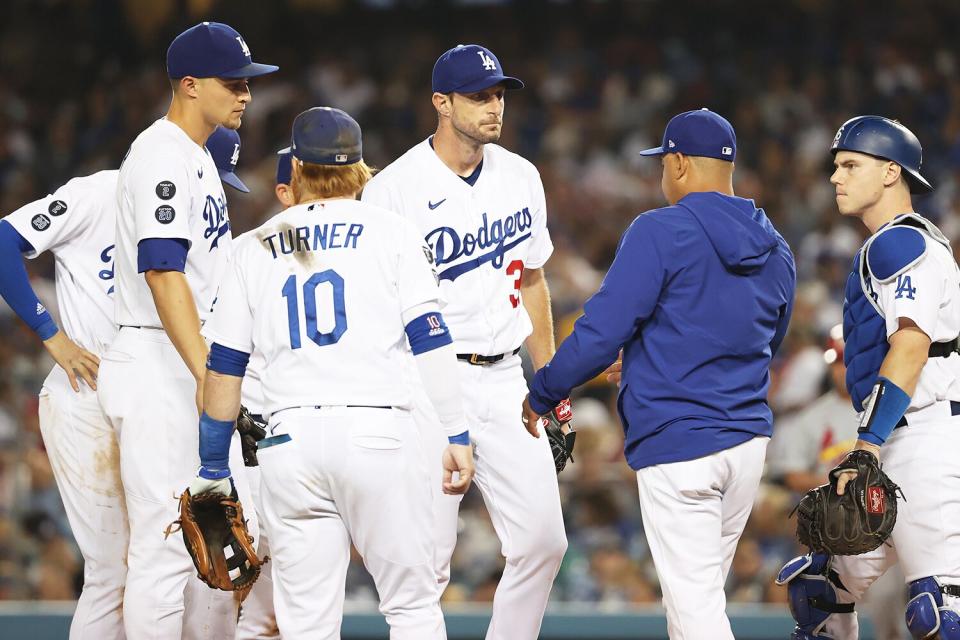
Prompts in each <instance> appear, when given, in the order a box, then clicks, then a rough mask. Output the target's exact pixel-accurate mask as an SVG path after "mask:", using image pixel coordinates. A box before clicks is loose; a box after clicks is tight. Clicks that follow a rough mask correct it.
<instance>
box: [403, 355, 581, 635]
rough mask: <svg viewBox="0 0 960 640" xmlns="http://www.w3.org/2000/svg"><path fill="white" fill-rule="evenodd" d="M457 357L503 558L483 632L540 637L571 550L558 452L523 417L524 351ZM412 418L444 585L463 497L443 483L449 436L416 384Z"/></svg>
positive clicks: (481, 481) (479, 473)
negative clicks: (483, 359)
mask: <svg viewBox="0 0 960 640" xmlns="http://www.w3.org/2000/svg"><path fill="white" fill-rule="evenodd" d="M458 364H459V367H458V373H459V376H460V385H461V389H462V392H463V397H464V410H465V411H466V414H467V423H468V424H469V425H470V439H471V440H472V442H473V444H474V445H475V452H474V455H475V458H476V479H475V481H476V485H477V487H478V488H479V489H480V492H481V494H482V495H483V499H484V502H485V503H486V506H487V511H488V512H489V513H490V519H491V521H492V522H493V527H494V529H495V530H496V532H497V536H498V537H499V538H500V543H501V553H503V555H504V557H505V558H506V566H505V568H504V570H503V576H502V577H501V579H500V584H499V585H498V586H497V591H496V593H495V594H494V598H493V617H492V618H491V620H490V626H489V628H488V629H487V635H486V638H487V640H536V638H538V637H539V635H540V625H541V623H542V621H543V613H544V611H545V610H546V607H547V599H548V598H549V596H550V590H551V589H552V588H553V580H554V578H556V576H557V571H558V570H559V569H560V562H561V561H562V560H563V554H564V553H566V550H567V535H566V531H565V530H564V526H563V513H562V511H561V507H560V490H559V487H558V485H557V472H556V469H555V467H554V465H553V455H552V453H551V452H550V445H549V444H548V443H547V438H546V436H544V435H541V437H540V438H539V439H536V438H533V437H532V436H531V435H530V434H529V433H527V431H526V429H524V427H523V423H521V422H520V414H521V409H522V406H523V399H524V397H525V396H526V394H527V385H526V382H525V380H524V378H523V370H522V368H521V366H520V358H519V356H513V357H508V358H505V359H504V360H501V361H500V362H497V363H494V364H488V365H482V366H478V365H471V364H469V363H466V362H462V361H459V362H458ZM414 418H415V420H416V422H417V425H418V428H419V429H420V433H421V437H422V438H423V440H424V442H425V443H426V451H427V455H428V469H429V471H430V473H431V476H432V478H431V485H432V486H431V491H432V495H433V498H434V531H435V532H436V536H437V554H436V558H435V564H436V572H437V582H438V583H439V584H440V585H441V593H442V591H443V589H444V588H445V587H446V585H447V583H448V582H449V580H450V558H451V556H452V555H453V551H454V547H455V546H456V543H457V521H458V512H459V509H460V500H461V497H460V496H447V495H444V494H443V492H442V490H441V467H440V464H439V462H434V461H439V460H440V454H441V452H442V451H443V449H444V448H445V447H446V445H447V439H446V437H445V436H444V434H443V433H442V431H441V429H440V427H439V423H438V419H437V417H436V413H435V412H434V410H433V407H432V405H431V404H430V400H429V399H428V398H427V397H426V394H425V393H424V392H423V391H422V389H421V390H419V391H417V390H416V389H414ZM574 423H576V419H574Z"/></svg>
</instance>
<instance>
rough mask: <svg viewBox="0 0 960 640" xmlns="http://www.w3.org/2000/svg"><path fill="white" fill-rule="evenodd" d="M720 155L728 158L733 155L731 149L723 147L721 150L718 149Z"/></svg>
mask: <svg viewBox="0 0 960 640" xmlns="http://www.w3.org/2000/svg"><path fill="white" fill-rule="evenodd" d="M720 153H721V154H723V155H725V156H729V155H732V154H733V149H731V148H730V147H724V148H723V149H720Z"/></svg>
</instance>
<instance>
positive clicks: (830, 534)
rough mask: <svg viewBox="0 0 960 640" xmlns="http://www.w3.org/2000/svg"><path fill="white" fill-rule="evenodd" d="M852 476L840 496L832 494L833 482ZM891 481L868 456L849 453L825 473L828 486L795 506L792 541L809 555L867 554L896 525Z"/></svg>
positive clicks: (894, 491)
mask: <svg viewBox="0 0 960 640" xmlns="http://www.w3.org/2000/svg"><path fill="white" fill-rule="evenodd" d="M847 470H850V471H856V472H857V477H856V478H854V479H853V480H851V481H850V482H849V483H847V487H846V489H845V490H844V494H843V495H842V496H839V495H837V477H838V475H839V474H840V473H841V472H843V471H847ZM898 493H899V494H900V497H903V493H902V492H901V491H900V487H898V486H897V485H896V484H894V482H893V481H892V480H891V479H890V478H889V477H887V474H885V473H884V472H883V470H881V469H880V464H879V462H878V461H877V458H876V457H875V456H874V455H873V454H872V453H870V452H869V451H860V450H857V451H851V452H850V453H849V454H847V457H846V458H844V460H843V462H841V463H840V464H839V465H837V466H836V468H834V469H833V471H831V472H830V482H829V483H828V484H825V485H822V486H819V487H816V488H815V489H811V490H810V491H808V492H807V495H805V496H804V497H803V499H802V500H801V501H800V504H798V505H797V507H796V509H794V511H796V513H797V538H798V539H799V540H800V543H801V544H805V545H807V546H808V547H810V548H811V549H812V550H813V551H821V552H823V553H828V554H830V555H841V556H855V555H860V554H861V553H867V552H869V551H873V550H874V549H876V548H877V547H879V546H880V545H881V544H883V543H884V542H885V541H886V540H887V538H889V537H890V533H891V532H892V531H893V526H894V525H895V524H896V522H897V494H898Z"/></svg>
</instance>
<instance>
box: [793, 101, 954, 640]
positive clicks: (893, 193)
mask: <svg viewBox="0 0 960 640" xmlns="http://www.w3.org/2000/svg"><path fill="white" fill-rule="evenodd" d="M831 151H832V153H833V154H834V166H835V171H834V173H833V176H832V177H831V179H830V181H831V182H832V183H833V184H834V186H835V187H836V194H837V196H836V197H837V207H838V209H839V210H840V213H841V214H842V215H846V216H853V217H856V218H859V219H860V220H861V221H862V222H863V224H864V225H865V226H866V227H867V229H869V230H870V232H871V234H872V235H871V236H870V237H869V238H868V239H867V241H866V242H865V243H864V245H863V247H862V248H861V249H860V252H859V253H858V254H857V257H856V258H855V259H854V263H853V270H852V272H851V274H850V276H849V278H848V279H847V285H846V291H845V300H844V322H843V333H844V340H845V353H844V361H845V362H846V365H847V388H848V389H849V391H850V396H851V399H852V401H853V406H854V408H855V409H856V410H857V411H859V412H861V415H860V427H859V430H858V436H859V439H858V440H857V444H856V446H855V448H854V451H852V452H851V453H850V454H849V456H848V457H847V459H846V460H845V461H844V462H842V463H841V464H840V465H839V466H837V467H836V468H835V469H834V470H833V471H832V472H831V474H830V484H828V485H826V487H825V490H827V491H831V492H832V495H824V489H821V490H819V491H815V492H814V493H813V494H811V495H808V497H807V498H805V499H804V501H802V502H801V504H800V506H799V511H800V513H801V520H800V525H799V527H800V528H799V533H800V536H801V541H803V542H807V543H808V544H809V545H810V546H811V548H812V550H813V551H816V553H811V554H810V555H807V556H802V557H800V558H796V559H794V560H792V561H791V562H790V563H788V564H787V565H786V566H785V567H784V568H783V570H782V571H781V573H780V576H779V577H778V582H780V583H781V584H787V585H788V588H789V591H790V603H791V609H792V611H793V613H794V617H795V618H796V619H797V628H796V631H795V632H794V638H797V639H800V640H806V639H809V638H833V639H834V640H852V639H854V638H856V637H857V633H858V630H857V618H856V613H855V612H854V611H853V606H854V605H853V603H855V602H857V601H859V600H860V598H861V597H862V596H863V595H864V593H865V592H866V590H867V589H868V588H869V587H870V585H871V584H872V583H873V581H874V580H876V579H877V578H878V577H879V576H881V575H882V574H883V573H884V572H885V571H886V570H887V569H888V567H890V566H891V565H892V564H894V563H896V562H898V561H899V563H900V567H901V569H902V570H903V573H904V575H905V577H906V580H907V583H908V585H909V588H910V601H909V602H908V603H907V609H906V614H905V619H906V623H907V627H908V628H909V629H910V633H911V634H912V635H913V637H914V638H940V639H941V640H948V639H951V638H960V459H958V457H957V455H956V452H957V451H960V430H958V427H960V355H958V354H957V349H958V335H960V275H958V267H957V263H956V262H955V260H954V258H953V254H952V251H951V249H950V245H949V243H948V241H947V239H946V238H945V237H944V236H943V234H942V233H941V232H940V230H939V229H937V227H936V226H934V224H933V223H932V222H930V221H929V220H927V219H926V218H924V217H922V216H920V215H918V214H916V213H914V212H913V202H912V194H920V193H927V192H929V191H932V189H933V187H932V186H931V185H930V183H929V182H928V181H927V180H926V179H925V178H924V177H923V175H922V174H921V173H920V166H921V162H922V149H921V146H920V142H919V141H918V140H917V138H916V136H915V135H914V134H913V133H912V132H911V131H910V130H909V129H907V128H906V127H904V126H903V125H902V124H900V123H899V122H896V121H894V120H889V119H887V118H883V117H880V116H860V117H856V118H852V119H851V120H848V121H847V122H845V123H844V124H843V126H841V127H840V129H839V131H837V135H836V137H835V138H834V140H833V146H832V148H831ZM881 461H882V463H883V469H882V470H880V469H879V468H878V467H879V463H880V462H881ZM884 472H885V473H884ZM864 473H866V474H867V476H868V477H867V478H864V477H863V475H864ZM886 476H889V478H888V479H887V478H886ZM888 483H896V485H899V487H900V489H901V490H902V493H903V496H904V497H905V500H903V501H899V502H898V501H897V495H896V494H894V493H893V492H892V487H891V486H890V485H889V484H888ZM821 521H823V522H832V523H833V527H820V526H817V525H818V523H819V522H821ZM840 527H843V530H844V531H845V533H846V535H845V536H843V537H844V540H837V539H836V538H837V536H836V535H831V532H836V531H839V530H840ZM887 537H889V539H887ZM878 540H885V541H886V544H879V543H878ZM868 543H869V544H868ZM850 545H853V547H854V548H852V549H851V548H850ZM872 546H876V549H875V550H873V551H870V552H868V553H863V554H862V555H852V556H841V555H833V556H832V557H831V554H837V553H849V552H851V551H853V552H854V553H857V552H861V551H865V550H867V549H869V548H871V547H872Z"/></svg>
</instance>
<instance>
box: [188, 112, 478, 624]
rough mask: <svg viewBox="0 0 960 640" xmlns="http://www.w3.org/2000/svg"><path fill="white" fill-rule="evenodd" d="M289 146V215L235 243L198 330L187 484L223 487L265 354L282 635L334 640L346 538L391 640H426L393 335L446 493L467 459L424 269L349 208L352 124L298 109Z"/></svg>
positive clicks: (428, 614)
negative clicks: (194, 451) (373, 588)
mask: <svg viewBox="0 0 960 640" xmlns="http://www.w3.org/2000/svg"><path fill="white" fill-rule="evenodd" d="M291 151H292V154H293V175H292V183H291V187H292V190H293V193H294V198H295V201H296V203H297V204H296V205H295V206H293V207H290V208H289V209H287V210H285V211H283V212H282V213H279V214H277V215H276V216H274V217H273V218H271V219H270V220H269V221H268V222H267V223H266V224H264V225H263V226H261V227H259V228H258V229H257V230H255V231H254V232H253V233H252V234H250V235H246V236H245V237H244V242H243V243H242V244H238V246H237V250H236V253H235V259H234V260H233V262H232V265H231V269H230V270H229V272H228V274H227V276H226V278H225V280H224V284H223V287H222V289H221V292H220V295H219V298H218V300H217V304H216V308H215V309H214V313H213V317H212V318H211V320H210V322H209V323H208V324H207V325H206V326H205V327H204V335H206V336H207V337H208V338H210V340H211V341H212V346H211V350H210V358H209V361H208V365H207V366H208V371H207V379H206V382H205V385H204V412H203V414H202V416H201V417H200V423H199V424H200V460H201V467H200V472H199V476H198V477H197V479H196V480H195V481H194V482H193V484H192V485H191V487H190V490H191V493H193V494H197V493H199V492H202V491H219V492H223V493H228V492H230V490H231V481H230V478H231V469H230V465H229V463H228V459H227V447H228V443H229V440H230V436H231V434H232V432H233V428H234V426H233V416H234V415H235V414H236V412H237V408H238V407H239V403H240V393H241V383H242V378H243V376H244V373H245V371H246V369H247V365H248V363H249V359H250V354H251V353H253V352H254V351H258V352H261V353H262V354H263V357H264V361H265V366H264V368H263V370H262V371H261V382H262V389H263V398H264V411H265V412H266V414H268V416H269V433H270V435H269V437H268V438H266V439H265V440H263V441H261V442H260V451H259V454H258V458H259V460H260V470H261V473H262V484H261V492H262V502H263V510H264V523H263V524H264V526H265V527H266V529H267V532H268V534H269V536H270V541H271V552H272V562H273V581H274V603H275V605H276V614H277V622H278V625H279V628H280V634H281V636H282V637H283V638H284V639H285V640H296V639H298V638H319V639H322V640H334V639H337V638H339V637H340V624H341V619H342V616H343V600H344V580H345V579H346V572H347V565H348V563H349V560H350V542H351V540H352V541H353V543H354V545H355V546H356V547H357V550H358V551H359V552H360V554H361V555H362V556H363V558H364V563H365V564H366V567H367V569H368V570H369V571H370V573H371V574H372V576H373V579H374V581H375V582H376V585H377V591H378V593H379V594H380V610H381V612H382V613H383V614H384V616H385V617H386V619H387V622H388V624H389V625H390V638H391V639H392V640H439V639H442V638H445V637H446V632H445V629H444V625H443V615H442V613H441V611H440V606H439V603H438V598H437V591H438V589H437V584H436V581H435V579H434V573H433V563H432V558H433V543H432V536H431V512H430V486H429V482H430V480H429V479H430V474H429V473H428V471H427V469H426V467H425V465H424V462H425V460H424V458H423V456H422V452H421V449H420V444H419V435H418V433H417V430H416V428H415V427H414V424H413V421H412V419H411V417H410V410H409V409H410V397H409V394H408V392H407V388H406V387H405V386H404V385H402V384H399V383H398V380H399V379H400V378H401V377H402V376H403V375H404V373H405V369H406V365H407V362H408V359H409V355H408V353H407V341H409V344H410V348H411V349H412V351H413V353H414V354H415V355H416V363H417V366H418V368H419V370H420V372H421V375H422V376H423V377H424V379H425V380H427V392H428V394H429V396H430V399H431V401H432V402H433V404H434V406H435V408H436V410H437V413H438V414H439V415H440V416H441V425H442V427H443V431H444V432H446V434H447V436H448V438H449V439H450V444H449V445H448V447H447V449H446V451H445V452H444V454H443V466H444V476H445V477H444V484H443V489H444V490H445V491H448V492H451V493H462V492H464V491H466V489H467V488H468V486H469V484H470V480H471V477H472V474H473V460H472V457H471V453H470V449H469V447H468V446H467V445H466V444H458V443H460V442H464V441H465V440H467V439H468V438H469V431H468V429H467V422H466V419H465V417H464V414H463V407H462V401H461V399H460V397H459V390H458V386H457V382H456V376H457V372H456V365H455V362H456V361H455V356H454V351H453V348H452V346H451V339H450V335H449V333H448V331H447V328H446V324H445V323H444V320H443V316H442V315H441V313H440V311H439V307H440V304H439V301H438V298H439V290H438V288H437V283H436V280H435V277H434V274H433V272H432V265H431V264H430V262H429V260H428V259H427V257H426V253H427V251H426V250H425V248H424V246H423V241H422V240H421V239H420V237H419V234H418V232H417V231H416V229H415V228H414V227H413V226H412V225H411V224H410V223H408V222H407V221H405V220H403V219H402V218H400V217H399V216H397V215H396V214H393V213H391V212H390V211H387V210H385V209H382V208H380V207H376V206H372V205H367V204H363V203H360V202H357V201H356V195H357V193H358V192H359V191H360V190H361V189H362V188H363V185H364V184H365V183H366V181H367V180H368V179H369V177H370V170H369V168H367V166H366V164H364V163H363V159H362V145H361V138H360V127H359V126H358V125H357V123H356V122H355V121H354V120H353V119H352V118H351V117H350V116H348V115H347V114H346V113H344V112H342V111H339V110H337V109H330V108H326V107H317V108H314V109H310V110H308V111H305V112H304V113H302V114H300V115H299V116H297V119H296V120H295V121H294V125H293V136H292V145H291ZM430 463H431V464H433V465H435V466H438V467H439V466H440V463H441V457H440V456H437V457H436V458H434V459H433V460H431V461H430ZM457 473H458V474H459V476H458V477H456V478H455V477H454V474H457Z"/></svg>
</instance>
